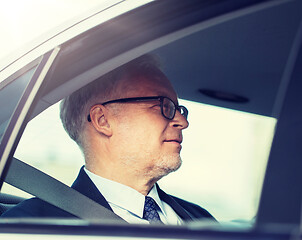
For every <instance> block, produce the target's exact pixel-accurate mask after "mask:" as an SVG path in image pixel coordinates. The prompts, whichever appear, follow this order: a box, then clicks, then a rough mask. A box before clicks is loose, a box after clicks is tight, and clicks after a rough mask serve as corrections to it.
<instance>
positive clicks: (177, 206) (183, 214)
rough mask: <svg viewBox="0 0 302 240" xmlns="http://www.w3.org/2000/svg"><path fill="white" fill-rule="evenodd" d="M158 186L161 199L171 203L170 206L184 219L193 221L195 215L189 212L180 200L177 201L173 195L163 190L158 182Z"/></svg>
mask: <svg viewBox="0 0 302 240" xmlns="http://www.w3.org/2000/svg"><path fill="white" fill-rule="evenodd" d="M156 187H157V192H158V195H159V197H160V199H161V200H163V201H164V202H166V203H167V204H169V205H170V207H172V208H173V210H174V211H175V212H176V213H177V215H178V216H179V217H181V219H182V220H184V221H191V220H193V217H192V215H191V214H190V213H188V212H187V211H186V210H185V209H184V208H183V207H182V206H181V205H180V204H179V203H178V202H176V201H175V200H174V199H173V197H171V196H170V195H168V194H166V193H165V192H164V191H163V190H161V189H160V188H159V186H158V184H156Z"/></svg>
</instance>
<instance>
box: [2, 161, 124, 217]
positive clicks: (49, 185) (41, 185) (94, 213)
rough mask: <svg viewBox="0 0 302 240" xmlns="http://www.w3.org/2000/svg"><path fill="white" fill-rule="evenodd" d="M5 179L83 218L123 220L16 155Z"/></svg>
mask: <svg viewBox="0 0 302 240" xmlns="http://www.w3.org/2000/svg"><path fill="white" fill-rule="evenodd" d="M5 182H6V183H8V184H10V185H12V186H14V187H17V188H19V189H21V190H23V191H25V192H27V193H29V194H31V195H34V196H36V197H38V198H40V199H42V200H44V201H46V202H48V203H50V204H52V205H54V206H56V207H58V208H60V209H62V210H64V211H66V212H68V213H71V214H73V215H74V216H76V217H79V218H82V219H86V220H98V221H100V220H104V221H106V222H108V221H109V222H113V221H114V222H125V221H124V220H123V219H122V218H120V217H119V216H118V215H116V214H115V213H113V212H112V211H110V210H108V209H107V208H105V207H103V206H102V205H100V204H98V203H97V202H95V201H93V200H92V199H90V198H88V197H86V196H85V195H83V194H81V193H79V192H78V191H76V190H74V189H72V188H70V187H69V186H67V185H65V184H64V183H62V182H60V181H58V180H56V179H55V178H53V177H51V176H49V175H47V174H46V173H44V172H42V171H40V170H38V169H36V168H34V167H32V166H30V165H28V164H26V163H24V162H22V161H20V160H18V159H17V158H13V159H12V162H11V165H10V168H9V171H8V173H7V175H6V178H5ZM71 202H72V204H71Z"/></svg>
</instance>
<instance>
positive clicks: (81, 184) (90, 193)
mask: <svg viewBox="0 0 302 240" xmlns="http://www.w3.org/2000/svg"><path fill="white" fill-rule="evenodd" d="M71 188H73V189H75V190H77V191H78V192H80V193H82V194H83V195H85V196H86V197H88V198H90V199H92V200H93V201H95V202H97V203H98V204H100V205H102V206H103V207H105V208H107V209H108V210H110V211H112V212H113V210H112V208H111V207H110V205H109V204H108V202H107V201H106V199H105V198H104V196H103V195H102V194H101V193H100V191H99V190H98V189H97V187H96V186H95V185H94V183H93V182H92V181H91V179H90V178H89V177H88V175H87V174H86V172H85V170H84V167H82V168H81V170H80V173H79V175H78V177H77V178H76V180H75V181H74V183H73V184H72V186H71ZM116 216H117V218H118V219H121V218H120V217H119V216H118V215H116ZM123 221H124V220H123ZM125 222H126V221H125Z"/></svg>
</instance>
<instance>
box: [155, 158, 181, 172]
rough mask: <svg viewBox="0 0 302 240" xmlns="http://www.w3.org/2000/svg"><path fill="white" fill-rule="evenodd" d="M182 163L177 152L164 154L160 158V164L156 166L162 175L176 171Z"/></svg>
mask: <svg viewBox="0 0 302 240" xmlns="http://www.w3.org/2000/svg"><path fill="white" fill-rule="evenodd" d="M181 164H182V160H181V157H180V155H179V154H172V155H165V156H162V158H161V164H160V165H159V166H158V167H159V169H160V171H161V172H162V176H166V175H168V174H169V173H171V172H175V171H177V170H178V169H179V168H180V166H181Z"/></svg>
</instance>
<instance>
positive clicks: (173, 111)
mask: <svg viewBox="0 0 302 240" xmlns="http://www.w3.org/2000/svg"><path fill="white" fill-rule="evenodd" d="M187 115H188V110H187V109H186V108H185V107H184V106H179V105H178V100H177V94H176V92H175V91H174V89H173V87H172V85H171V83H170V81H169V80H168V79H167V77H166V76H165V75H164V74H163V72H162V71H161V70H160V68H159V65H158V62H157V61H156V60H155V58H154V57H153V56H151V55H144V56H141V57H139V58H137V59H135V60H133V61H131V62H129V63H127V64H125V65H123V66H121V67H119V68H118V69H116V70H114V71H112V72H110V73H108V74H106V75H105V76H103V77H101V78H100V79H98V80H96V81H94V82H93V83H91V84H89V85H87V86H85V87H84V88H82V89H80V90H78V91H76V92H74V93H73V94H71V95H70V96H68V97H67V98H65V99H64V100H63V101H62V103H61V114H60V116H61V120H62V123H63V126H64V128H65V130H66V131H67V133H68V134H69V136H70V137H71V138H72V139H73V140H74V141H75V142H76V143H77V144H78V146H79V147H80V149H81V150H82V152H83V155H84V157H85V166H84V167H83V168H82V169H81V170H80V173H79V175H78V177H77V179H76V181H75V182H74V184H73V185H72V188H74V189H76V190H77V191H79V192H81V193H82V194H84V195H86V196H87V197H89V198H91V199H92V200H94V201H96V202H98V203H99V204H101V205H102V206H104V207H106V208H107V209H109V210H111V211H113V212H114V213H115V214H117V215H118V216H119V217H121V218H122V219H124V220H125V221H126V222H129V223H164V224H182V223H183V222H185V221H190V220H194V219H202V218H208V219H214V218H213V217H212V216H211V215H210V214H209V213H208V212H207V211H206V210H205V209H203V208H201V207H199V206H197V205H195V204H192V203H189V202H187V201H184V200H181V199H179V198H176V197H173V196H170V195H168V194H166V193H165V192H164V191H162V190H161V189H160V188H159V186H158V185H157V184H156V182H157V181H158V180H159V179H161V178H162V177H164V176H166V175H167V174H169V173H170V172H173V171H176V170H177V169H178V168H179V167H180V166H181V158H180V151H181V143H182V130H183V129H185V128H187V127H188V121H187ZM4 216H5V217H10V216H14V217H16V216H23V217H24V216H29V217H58V216H60V217H70V216H71V215H70V214H69V213H66V212H64V211H63V210H60V209H57V208H55V207H53V206H51V205H50V204H48V203H46V202H44V201H42V200H40V199H37V198H34V199H30V200H26V201H25V202H23V203H21V204H19V205H18V206H17V207H15V208H14V209H12V210H10V211H8V212H6V213H5V214H4Z"/></svg>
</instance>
